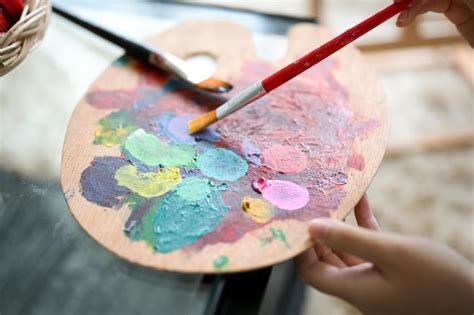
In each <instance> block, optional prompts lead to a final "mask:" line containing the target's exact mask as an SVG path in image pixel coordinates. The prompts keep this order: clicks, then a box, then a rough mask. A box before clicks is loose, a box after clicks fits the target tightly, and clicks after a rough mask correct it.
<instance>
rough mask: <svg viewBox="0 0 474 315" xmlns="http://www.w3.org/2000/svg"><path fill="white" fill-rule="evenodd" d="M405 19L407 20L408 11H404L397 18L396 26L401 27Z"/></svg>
mask: <svg viewBox="0 0 474 315" xmlns="http://www.w3.org/2000/svg"><path fill="white" fill-rule="evenodd" d="M407 18H408V10H405V11H403V12H402V13H401V14H400V15H399V16H398V19H397V24H399V25H401V24H403V23H405V22H406V20H407Z"/></svg>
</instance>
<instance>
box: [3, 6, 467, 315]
mask: <svg viewBox="0 0 474 315" xmlns="http://www.w3.org/2000/svg"><path fill="white" fill-rule="evenodd" d="M59 2H60V3H64V4H68V5H70V6H71V8H73V9H74V10H75V12H77V13H80V14H82V15H84V16H87V17H89V18H91V19H95V20H97V21H100V23H101V24H102V25H104V26H109V27H114V29H115V30H116V31H120V32H123V33H124V34H127V35H129V36H132V37H134V38H137V39H142V38H146V37H148V36H151V35H152V34H154V33H157V32H159V31H160V30H164V29H166V28H167V27H169V26H172V25H173V24H175V23H178V22H179V21H177V20H179V19H188V18H194V19H195V18H218V17H219V14H220V13H219V12H220V11H217V13H212V14H210V15H197V14H195V15H194V16H193V15H192V14H190V15H186V16H179V19H175V18H173V17H176V16H169V14H168V13H167V12H163V10H160V9H156V10H155V11H154V10H153V9H150V10H147V11H146V12H145V11H144V10H138V9H137V10H129V9H127V8H130V6H134V5H133V4H132V5H130V3H137V2H140V1H135V2H134V1H103V2H102V1H101V3H100V4H99V3H97V2H92V1H59ZM155 2H156V3H158V1H155ZM189 2H191V3H192V4H198V5H200V6H206V5H212V6H220V7H228V8H237V9H238V10H244V11H243V12H247V11H248V12H254V11H255V12H262V13H266V14H271V15H276V16H279V15H283V16H289V17H292V18H294V20H291V21H292V22H291V23H296V22H298V19H302V20H304V21H311V20H315V21H317V22H318V23H319V24H321V25H323V26H325V27H327V28H329V29H330V30H331V31H332V32H333V33H334V34H336V33H339V32H341V31H344V30H345V29H347V28H348V27H352V26H353V25H354V24H355V23H358V22H359V21H361V20H362V19H364V18H366V17H367V16H369V15H370V14H371V13H373V12H375V11H376V10H378V9H380V8H381V7H383V6H385V5H387V3H388V2H389V1H380V0H377V1H375V0H373V1H369V0H351V1H349V0H331V1H329V0H326V1H324V0H293V1H289V0H288V1H285V0H268V1H263V0H259V1H250V0H249V1H200V0H199V1H188V4H189ZM141 3H142V4H143V1H141ZM135 7H136V6H135ZM173 12H177V11H173ZM199 12H201V11H199ZM173 14H174V13H173ZM124 21H127V22H126V23H124ZM240 21H241V22H242V23H243V24H244V25H246V23H247V21H246V20H245V19H243V20H240ZM286 21H287V20H286ZM394 22H395V21H392V22H388V23H386V24H384V25H382V26H381V27H380V28H378V29H377V30H376V31H374V32H372V33H370V34H369V35H368V36H366V37H364V38H362V39H360V40H359V41H357V43H356V46H357V47H358V48H359V49H360V50H361V51H362V52H363V54H364V56H365V59H366V63H367V65H368V66H369V67H372V68H374V69H375V70H376V71H377V73H378V75H379V78H380V80H381V82H382V84H383V88H384V90H385V93H386V96H387V102H388V106H389V110H390V116H389V117H390V138H389V143H388V148H387V152H386V156H385V158H384V160H383V162H382V165H381V167H380V169H379V171H378V174H377V175H376V177H375V179H374V181H373V183H372V185H371V187H370V189H369V191H368V194H369V199H370V201H371V204H372V207H373V210H374V212H375V214H376V216H377V218H378V220H379V222H380V224H381V226H382V228H383V229H384V230H385V231H391V232H397V233H402V234H410V235H419V236H425V237H428V238H430V239H432V240H434V241H437V242H439V243H444V244H446V245H448V246H450V247H452V248H454V249H455V250H457V251H458V252H460V253H461V254H462V255H463V256H465V257H467V258H468V259H469V260H471V261H474V247H473V246H474V225H473V223H474V221H473V214H474V211H473V210H474V147H473V144H474V97H473V96H474V95H473V94H474V53H473V50H472V48H470V47H469V46H468V45H467V44H466V43H465V42H464V40H463V39H462V38H461V37H460V36H459V35H458V34H457V32H456V29H455V28H454V27H453V26H452V25H451V24H450V23H449V22H447V20H446V19H445V18H444V16H442V15H436V14H426V15H425V16H423V17H421V18H418V19H417V20H416V23H414V25H412V26H411V27H409V28H406V29H398V28H396V27H395V26H394ZM249 23H250V22H249ZM258 23H271V22H268V21H259V22H258ZM258 23H257V24H258ZM291 23H289V24H288V23H287V24H288V25H290V24H291ZM250 24H251V25H250ZM250 24H249V25H250V28H251V29H252V31H254V33H255V42H256V45H257V50H258V51H259V52H261V53H262V54H261V57H262V58H276V57H278V54H280V55H283V54H284V52H285V49H286V46H285V45H286V42H285V38H284V35H283V34H282V33H281V32H276V33H272V32H267V31H265V30H263V31H262V29H259V27H255V28H252V25H254V24H252V23H250ZM287 24H285V25H287ZM270 42H271V43H272V47H273V48H274V49H272V53H271V54H270V55H271V56H270V55H269V54H268V53H267V54H265V46H266V45H268V43H270ZM121 54H122V51H121V50H120V49H118V48H116V47H115V46H113V45H110V44H108V43H106V42H105V41H103V40H102V39H100V38H98V37H96V36H94V35H91V34H89V33H88V32H86V31H84V30H82V29H80V28H78V27H77V26H75V25H73V24H71V23H69V22H67V21H66V20H64V19H62V18H59V17H57V16H53V17H52V20H51V22H50V26H49V29H48V32H47V35H46V37H45V38H44V41H43V42H42V43H41V45H40V46H39V47H38V48H37V49H36V50H35V51H34V52H33V53H31V55H30V56H29V57H28V58H27V59H26V60H25V61H24V62H23V63H22V64H21V65H20V66H19V67H18V68H17V69H15V70H14V71H12V72H11V73H9V74H7V75H6V76H4V77H1V78H0V236H1V237H0V252H2V253H4V255H2V256H6V258H5V260H3V258H2V263H0V293H1V295H4V294H6V292H8V291H10V292H11V290H14V292H15V294H16V295H18V294H21V293H22V292H23V293H24V292H30V294H31V296H34V295H35V294H34V293H32V292H33V291H31V290H33V289H32V288H31V287H30V285H29V284H31V283H37V282H38V281H40V280H41V281H46V279H50V278H48V277H46V276H42V278H41V277H40V278H38V277H39V275H43V272H45V270H46V269H47V268H57V265H55V264H57V263H58V261H59V260H60V257H62V256H61V255H60V254H54V253H53V252H51V253H50V252H46V253H45V252H44V248H43V250H36V251H35V250H34V249H32V248H33V247H34V246H37V247H38V246H42V245H41V244H42V243H44V242H45V240H46V239H43V241H42V242H40V240H41V237H42V235H43V234H51V233H50V232H51V230H53V231H54V233H55V234H54V233H53V234H54V235H53V236H49V237H51V239H48V240H49V241H48V242H51V243H50V244H53V245H54V246H56V247H58V248H66V247H67V248H70V246H73V245H74V244H79V243H78V242H76V240H77V239H80V240H81V242H85V243H86V245H81V246H84V248H86V249H84V250H85V251H86V254H83V255H80V256H81V257H82V258H81V257H76V258H75V259H76V260H75V261H76V263H72V260H71V261H69V262H63V263H62V265H61V266H62V267H60V268H59V270H62V271H61V272H64V273H65V274H74V270H76V269H77V268H81V267H80V266H78V265H77V264H78V263H77V261H81V259H85V258H84V257H86V258H87V259H91V257H93V256H97V255H105V254H102V252H103V250H102V249H101V248H98V247H97V245H95V244H94V243H93V242H92V241H89V240H86V238H87V237H84V236H83V235H82V234H81V232H79V229H78V228H77V226H76V223H75V222H74V221H72V219H71V217H70V216H69V214H68V213H67V209H66V207H65V204H64V201H63V200H62V196H61V194H60V189H59V186H58V184H57V183H58V179H59V166H60V159H61V150H62V143H63V140H64V135H65V131H66V128H67V124H68V120H69V117H70V115H71V113H72V111H73V109H74V107H75V105H76V104H77V102H78V100H79V99H80V97H81V96H82V94H83V93H84V91H85V90H86V89H87V87H88V86H89V85H90V84H91V83H92V82H93V81H94V79H95V78H96V77H97V76H98V75H99V74H100V73H101V72H102V70H103V69H104V68H105V67H106V66H107V65H108V64H110V62H111V61H112V60H114V59H115V58H117V57H118V56H120V55H121ZM58 91H61V93H58ZM38 200H39V201H38ZM43 203H44V204H43ZM41 207H43V208H46V209H48V213H47V214H45V213H42V214H38V209H39V208H41ZM34 215H36V216H38V217H39V219H37V220H36V221H32V222H30V221H28V222H29V223H28V224H27V223H25V222H26V221H27V220H28V218H30V217H31V216H34ZM48 216H49V219H48V220H49V221H45V220H47V218H46V217H48ZM349 221H351V222H353V218H352V215H351V216H350V220H349ZM34 222H37V224H41V225H42V227H43V229H41V230H40V229H35V227H34ZM38 222H39V223H38ZM22 229H23V230H22ZM19 231H20V232H19ZM25 231H30V232H33V231H35V233H28V232H25ZM89 242H90V243H89ZM25 244H28V245H25ZM53 245H51V246H53ZM19 246H20V247H21V249H19ZM43 246H44V245H43ZM54 246H53V247H54ZM74 246H76V249H75V251H76V253H77V250H78V249H77V246H78V245H74ZM95 247H97V249H90V248H95ZM25 248H27V249H25ZM27 250H29V251H30V252H31V253H32V254H31V255H27V254H24V253H25V252H26V251H27ZM71 251H72V249H71ZM65 252H66V251H65V250H63V251H62V252H61V253H62V255H65V254H64V253H65ZM32 255H36V256H35V257H39V258H41V257H42V258H41V259H46V262H45V261H44V260H40V261H42V262H43V265H42V266H43V267H41V268H43V269H41V268H40V267H38V265H37V264H34V263H33V261H31V262H30V265H36V268H39V269H38V270H37V277H36V278H35V276H31V277H30V278H28V279H26V280H25V281H23V282H21V281H20V282H19V283H17V284H14V282H15V281H14V279H15V277H19V275H20V274H22V273H24V270H27V269H28V268H30V267H29V266H30V265H27V264H26V263H23V265H21V264H20V265H16V264H17V262H18V261H20V260H23V259H30V260H31V259H32ZM48 255H49V256H48ZM44 257H46V258H44ZM107 257H108V256H107ZM48 259H49V260H48ZM104 259H105V261H107V262H102V263H101V264H100V268H102V269H104V270H105V269H106V268H107V266H108V264H111V265H112V266H115V267H113V271H112V274H111V276H110V277H111V279H112V278H114V279H115V277H116V276H117V275H119V276H122V277H128V276H129V274H130V272H128V273H127V272H125V275H124V272H123V268H124V267H120V266H121V265H120V263H116V262H115V260H114V259H115V258H114V259H112V258H109V257H108V258H104ZM107 259H108V260H107ZM440 259H442V257H440ZM84 264H85V262H84ZM15 265H16V266H15ZM40 265H41V264H40ZM117 266H119V267H117ZM61 268H62V269H61ZM88 268H91V269H93V270H96V271H95V272H96V273H97V274H100V270H102V269H100V268H99V269H94V267H91V266H89V267H88ZM127 268H128V267H127ZM97 270H99V271H97ZM127 270H128V269H127ZM93 274H94V273H93ZM72 280H74V281H81V279H77V278H74V279H72ZM55 281H58V283H64V281H65V280H64V279H62V278H61V279H59V278H58V279H56V280H55ZM88 281H89V282H88V285H92V283H93V280H92V279H89V280H88ZM156 281H157V283H158V281H159V280H156ZM170 281H171V280H170ZM66 282H67V281H66ZM21 283H23V284H21ZM48 285H50V286H53V287H54V283H50V284H48ZM60 287H61V286H60ZM60 287H59V288H60ZM152 287H153V286H151V288H152ZM38 288H41V286H39V287H36V289H38ZM15 290H16V291H15ZM58 290H59V289H58ZM179 290H184V289H182V288H180V289H179ZM76 293H77V292H76ZM26 296H28V295H26ZM305 297H306V299H305V303H304V305H303V310H302V312H303V314H359V312H358V311H357V310H356V309H354V308H353V307H351V306H350V305H348V304H346V303H345V302H343V301H341V300H339V299H337V298H332V297H329V296H327V295H324V294H321V293H319V292H317V291H316V290H313V289H311V288H307V289H306V291H305ZM82 298H84V296H82ZM25 299H26V297H25V298H24V299H23V300H15V303H17V304H18V305H17V306H15V307H11V305H10V306H9V308H7V306H6V302H5V300H3V301H0V312H1V313H2V315H3V314H4V313H3V312H2V310H4V311H5V310H10V311H11V310H14V311H19V310H26V311H25V313H36V312H35V311H34V309H33V310H32V309H31V308H28V307H26V308H25V306H22V303H26V302H24V301H26V300H25ZM38 299H39V298H38ZM77 299H79V298H77ZM79 300H80V299H79ZM22 301H23V302H22ZM77 301H78V300H76V304H74V305H76V309H75V310H76V311H77V310H79V307H78V306H77V305H79V304H78V303H79V302H77ZM81 301H82V300H81ZM45 303H46V302H45ZM15 305H16V304H15ZM41 305H42V304H41ZM43 307H44V310H51V309H56V308H48V307H46V306H44V305H43ZM39 310H41V309H39ZM22 313H23V312H22ZM40 313H41V312H40ZM7 314H9V313H8V312H7Z"/></svg>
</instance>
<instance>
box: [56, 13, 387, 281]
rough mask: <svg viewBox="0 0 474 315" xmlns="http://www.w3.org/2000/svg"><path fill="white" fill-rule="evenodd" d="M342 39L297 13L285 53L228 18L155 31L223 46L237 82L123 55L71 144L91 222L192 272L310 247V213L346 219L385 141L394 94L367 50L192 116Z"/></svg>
mask: <svg viewBox="0 0 474 315" xmlns="http://www.w3.org/2000/svg"><path fill="white" fill-rule="evenodd" d="M329 38H330V37H329V35H328V34H327V33H326V31H324V29H322V28H320V27H317V26H315V25H311V24H300V25H297V26H295V27H293V28H292V29H291V31H290V32H289V34H288V46H289V49H288V53H287V56H286V57H285V58H284V59H283V60H280V61H278V62H275V63H274V64H270V63H267V62H263V61H261V60H259V59H258V58H257V57H256V53H255V48H254V46H253V42H252V36H251V34H250V32H249V31H248V30H246V29H245V28H243V27H242V26H240V25H237V24H233V23H229V22H212V21H196V22H187V23H184V24H181V25H178V26H176V27H174V28H172V29H170V30H168V31H166V32H164V33H162V34H160V35H158V36H156V37H154V38H153V39H152V40H151V43H152V44H154V45H157V46H158V47H161V48H163V49H164V50H167V51H170V52H172V53H174V54H176V55H178V56H179V57H182V58H185V57H186V56H189V55H193V54H196V53H208V54H210V55H213V56H215V57H216V59H217V62H218V64H217V70H216V73H215V75H216V76H218V77H220V78H223V79H226V80H228V81H229V82H231V83H232V84H233V85H234V90H233V91H231V93H229V94H228V95H212V94H206V93H204V92H202V91H194V90H190V89H188V88H186V87H185V86H183V85H182V84H180V82H178V81H176V80H173V79H172V78H169V77H167V76H166V75H164V74H161V73H158V72H157V71H156V70H153V69H150V68H148V67H146V66H144V65H140V64H138V63H136V62H135V61H133V60H131V59H128V58H126V57H123V58H120V59H119V60H117V61H116V62H114V63H113V64H112V65H111V66H110V67H109V68H108V69H106V70H105V71H104V73H103V74H102V75H101V76H100V77H99V78H98V79H97V80H96V81H95V83H94V84H93V85H92V86H91V87H90V88H89V90H88V91H87V92H86V94H85V96H84V97H83V99H82V100H81V101H80V103H79V105H78V106H77V108H76V110H75V112H74V114H73V116H72V118H71V122H70V124H69V128H68V132H67V135H66V140H65V144H64V151H63V159H62V173H61V183H62V187H63V190H64V194H65V196H66V199H67V202H68V205H69V207H70V209H71V212H72V213H73V215H74V217H75V218H76V219H77V221H78V222H79V224H80V225H81V226H82V227H83V228H84V229H85V230H86V232H87V233H88V234H90V235H91V236H92V237H93V238H94V239H95V240H96V241H98V242H99V243H100V244H101V245H103V246H104V247H105V248H106V249H108V250H110V251H111V252H113V253H115V254H117V255H118V256H120V257H122V258H125V259H127V260H128V261H131V262H134V263H137V264H140V265H143V266H147V267H152V268H157V269H160V270H170V271H178V272H186V273H225V272H238V271H246V270H251V269H256V268H261V267H265V266H269V265H273V264H276V263H279V262H282V261H284V260H287V259H290V258H292V257H294V256H296V255H297V254H299V253H301V252H302V251H304V250H305V249H307V248H308V247H310V246H311V242H310V240H309V238H308V232H307V225H308V221H309V220H310V219H312V218H317V217H329V216H331V217H334V218H337V219H342V218H344V217H345V216H346V215H347V214H348V213H349V212H350V211H351V209H352V208H353V206H354V205H355V204H356V202H357V201H358V200H359V199H360V197H361V196H362V194H363V192H364V191H365V190H366V189H367V187H368V185H369V183H370V181H371V180H372V178H373V176H374V174H375V172H376V170H377V167H378V166H379V164H380V162H381V160H382V157H383V153H384V150H385V145H386V140H387V108H386V104H385V99H384V95H383V92H382V89H381V86H380V84H379V82H378V81H377V79H376V77H375V75H374V73H373V72H372V71H371V70H370V69H368V68H367V67H366V66H365V64H364V62H363V60H362V56H361V54H360V53H359V52H358V51H356V50H355V49H354V48H352V47H347V48H344V49H343V50H342V51H340V52H339V53H337V54H336V55H334V56H333V57H332V58H329V59H328V60H326V61H324V62H322V63H321V64H319V65H317V66H315V67H313V68H312V69H310V70H308V71H307V72H305V73H304V74H302V75H301V76H300V77H298V78H295V79H294V80H292V81H290V82H289V83H287V84H285V85H284V86H282V87H281V88H279V89H278V90H275V91H274V92H272V93H271V94H270V95H268V96H266V97H264V98H262V99H261V100H259V101H258V102H257V103H256V104H253V105H251V106H247V107H246V108H245V109H243V110H241V111H239V112H238V113H235V114H233V115H231V116H229V117H228V118H226V119H224V120H222V121H220V122H218V123H217V124H216V126H214V127H212V128H211V129H209V130H207V131H206V132H204V133H202V134H199V135H198V136H197V137H191V136H189V135H187V134H186V132H185V128H186V122H187V120H188V119H189V118H190V117H193V116H198V115H199V114H202V113H204V112H207V111H208V110H210V109H212V108H215V107H216V106H218V105H220V104H221V103H223V102H224V101H225V100H226V99H227V98H229V97H231V96H232V95H234V94H235V93H236V92H238V91H240V90H241V89H243V88H245V87H247V86H248V85H250V84H251V83H254V82H255V81H258V80H259V79H261V78H263V77H265V76H266V75H268V74H269V73H271V72H273V71H274V70H276V69H278V68H279V67H281V66H283V65H285V64H286V63H288V62H290V61H291V60H294V59H295V58H296V57H298V56H301V55H302V54H303V53H305V52H307V51H309V50H311V49H314V48H315V47H316V46H318V45H319V44H321V43H323V42H325V41H326V40H328V39H329Z"/></svg>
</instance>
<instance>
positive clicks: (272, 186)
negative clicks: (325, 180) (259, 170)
mask: <svg viewBox="0 0 474 315" xmlns="http://www.w3.org/2000/svg"><path fill="white" fill-rule="evenodd" d="M252 187H253V188H254V189H255V191H257V192H259V193H261V194H262V197H263V198H265V199H266V200H268V201H270V202H271V203H272V204H274V205H275V206H277V207H278V208H280V209H283V210H297V209H301V208H303V207H304V206H306V204H307V203H308V201H309V192H308V189H306V188H304V187H301V186H299V185H297V184H295V183H292V182H289V181H284V180H265V179H263V178H260V179H258V180H257V181H255V182H253V183H252Z"/></svg>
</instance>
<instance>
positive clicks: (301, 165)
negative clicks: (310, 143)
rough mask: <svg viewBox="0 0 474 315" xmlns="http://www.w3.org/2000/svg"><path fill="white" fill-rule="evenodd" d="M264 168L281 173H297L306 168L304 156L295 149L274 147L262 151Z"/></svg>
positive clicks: (284, 146)
mask: <svg viewBox="0 0 474 315" xmlns="http://www.w3.org/2000/svg"><path fill="white" fill-rule="evenodd" d="M263 161H264V163H265V165H266V166H268V167H269V168H271V169H272V170H275V171H277V172H281V173H299V172H301V171H302V170H304V169H305V168H306V155H304V153H303V152H301V151H300V150H298V149H297V148H295V147H290V146H286V145H274V146H272V147H270V148H269V149H267V150H265V151H263Z"/></svg>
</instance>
